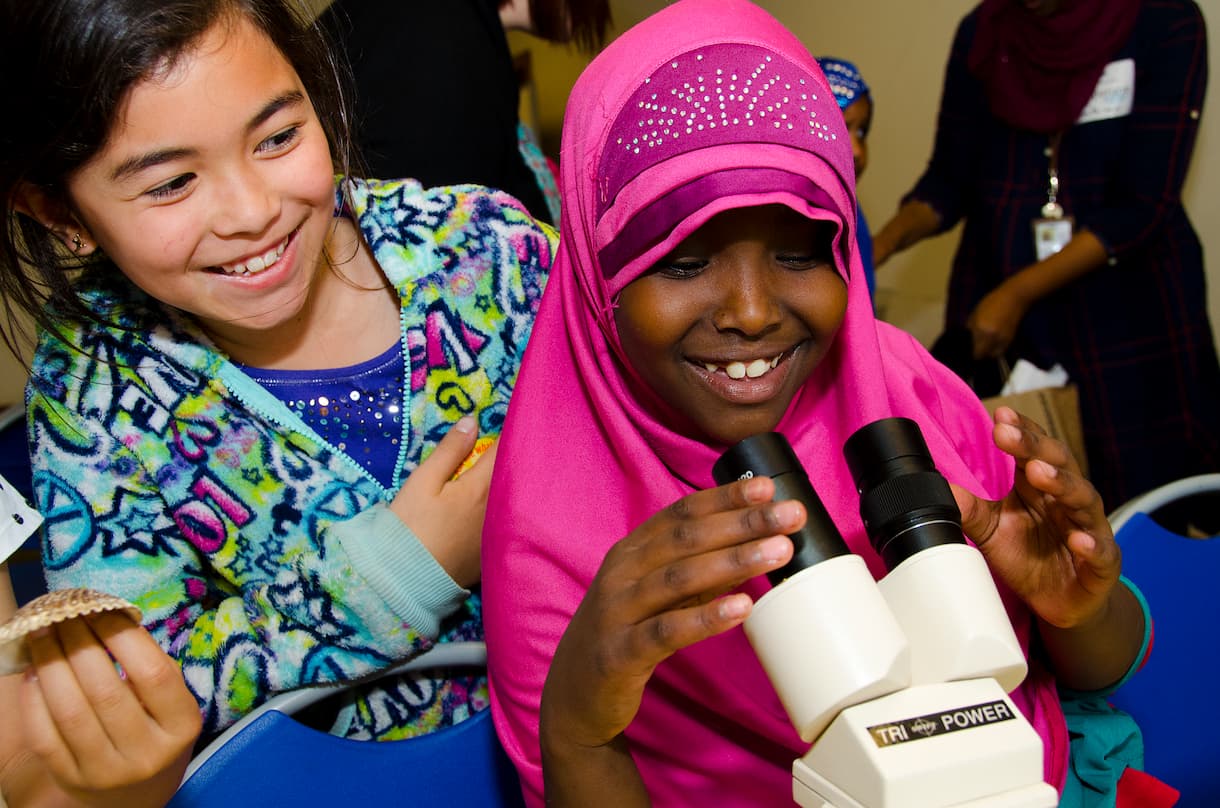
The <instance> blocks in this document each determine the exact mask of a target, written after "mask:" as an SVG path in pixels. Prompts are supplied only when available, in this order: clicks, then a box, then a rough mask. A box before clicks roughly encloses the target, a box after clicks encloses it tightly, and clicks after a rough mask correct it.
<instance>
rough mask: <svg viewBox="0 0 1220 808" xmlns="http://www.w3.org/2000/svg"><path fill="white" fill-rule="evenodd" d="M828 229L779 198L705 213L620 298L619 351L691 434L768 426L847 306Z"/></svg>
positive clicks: (721, 437) (723, 434) (738, 435)
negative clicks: (709, 214)
mask: <svg viewBox="0 0 1220 808" xmlns="http://www.w3.org/2000/svg"><path fill="white" fill-rule="evenodd" d="M834 232H835V227H834V225H833V224H832V223H830V222H821V221H815V220H812V219H808V218H806V217H804V216H802V215H800V214H799V213H797V212H796V211H794V210H792V209H790V208H788V207H785V206H783V205H766V206H761V207H751V208H739V209H734V210H728V211H724V212H722V213H719V214H717V215H716V216H713V217H712V218H711V219H709V220H708V221H707V222H705V223H704V224H703V226H702V227H700V228H699V229H698V230H696V231H695V232H694V233H692V234H691V235H690V236H689V237H688V238H687V239H685V240H684V241H683V242H682V243H681V244H679V245H678V246H677V247H676V248H675V249H674V250H673V251H672V252H671V253H670V254H669V255H667V256H665V257H664V258H663V259H661V260H660V261H659V262H657V264H656V265H655V266H654V267H653V268H652V269H651V270H650V271H648V272H646V273H645V274H644V275H642V276H640V277H639V278H637V279H635V280H634V281H632V282H631V283H629V284H628V285H627V286H626V287H625V288H624V289H623V291H622V293H621V295H620V296H619V300H618V305H617V307H616V309H615V324H616V326H617V329H618V334H619V340H620V342H621V344H622V348H623V352H624V353H625V354H626V357H627V359H628V361H629V362H630V363H631V365H632V366H633V367H634V368H635V370H636V373H637V374H638V375H639V376H640V378H641V379H642V380H643V381H644V382H645V383H646V384H648V385H649V386H650V387H651V389H652V390H653V392H655V393H656V395H657V396H658V397H659V398H660V399H661V400H662V401H663V402H665V403H666V404H667V405H668V406H669V407H671V408H672V409H673V410H675V411H676V412H677V413H680V414H682V415H683V416H684V417H685V418H687V419H688V420H689V422H690V424H691V425H692V426H693V427H694V428H695V429H697V430H698V431H699V432H700V433H701V436H702V437H705V438H710V439H711V440H714V441H717V442H719V443H722V444H732V443H736V442H737V441H739V440H742V439H744V438H747V437H749V436H750V435H754V434H757V433H759V432H766V431H769V430H772V429H774V428H775V426H776V424H778V423H779V421H780V418H782V417H783V415H784V412H785V411H787V409H788V405H789V404H790V403H791V402H792V399H793V397H794V396H795V395H796V392H797V391H798V390H799V389H800V387H801V385H802V384H804V382H805V380H806V379H808V378H809V375H810V374H811V373H812V372H813V370H814V368H815V367H817V365H818V363H819V362H820V361H821V359H822V357H824V356H825V355H826V352H827V350H828V349H829V347H830V344H831V341H832V340H833V339H834V336H835V333H836V332H837V331H838V328H839V326H840V325H841V324H842V322H843V316H844V313H845V311H846V307H847V286H846V284H845V283H844V281H843V278H842V277H840V275H839V273H838V271H837V270H836V269H835V265H834V262H833V259H832V250H833V235H834Z"/></svg>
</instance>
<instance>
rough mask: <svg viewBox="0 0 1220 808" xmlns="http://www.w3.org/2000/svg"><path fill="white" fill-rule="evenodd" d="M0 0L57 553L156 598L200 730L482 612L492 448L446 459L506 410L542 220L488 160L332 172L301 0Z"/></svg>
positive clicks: (46, 489)
mask: <svg viewBox="0 0 1220 808" xmlns="http://www.w3.org/2000/svg"><path fill="white" fill-rule="evenodd" d="M3 9H4V12H3V22H4V24H3V26H0V27H2V29H3V33H2V34H0V36H2V40H0V54H2V56H0V58H2V59H3V60H4V61H3V71H2V72H3V74H4V75H6V76H21V77H22V78H21V80H20V81H6V82H5V83H4V86H3V89H2V90H0V98H3V101H4V107H5V108H6V109H8V110H9V111H10V114H12V115H14V116H16V117H17V118H20V119H21V120H22V121H23V124H22V125H21V126H12V127H5V128H4V132H3V133H0V194H2V195H3V198H4V200H5V203H6V205H7V208H8V213H9V215H8V219H7V226H6V227H5V228H4V230H3V233H2V234H0V247H2V249H0V279H2V280H0V283H2V284H3V289H4V291H5V296H6V301H7V303H8V305H9V306H10V312H12V311H15V310H20V311H24V312H26V313H28V314H30V315H32V316H33V317H35V318H36V320H37V322H38V324H39V326H40V335H39V341H38V347H37V349H36V352H35V354H34V357H33V362H32V366H31V373H30V379H29V384H28V391H27V402H28V429H29V439H30V449H31V457H32V462H33V469H34V479H33V485H34V491H35V497H36V505H37V507H38V508H39V510H40V511H41V512H42V513H43V514H44V515H45V517H46V524H45V528H44V537H43V563H44V567H45V569H46V572H47V577H48V581H49V583H50V585H51V586H52V587H53V588H60V587H68V586H89V587H92V588H96V589H100V590H103V591H107V592H111V593H113V594H115V595H118V596H121V597H123V598H125V599H127V600H129V601H132V602H133V603H135V604H136V605H137V606H139V607H140V609H141V610H142V611H143V614H144V619H145V625H146V627H147V628H148V630H149V631H150V632H151V633H152V635H153V636H154V637H155V638H156V639H157V641H158V642H159V643H160V645H161V646H162V647H163V648H164V649H165V650H166V652H168V653H169V654H170V655H171V656H172V657H174V658H175V659H176V660H177V661H178V663H179V664H180V665H181V668H182V671H183V674H184V675H185V678H186V682H187V684H188V686H189V688H190V690H191V692H192V693H193V694H194V695H195V697H196V699H197V700H198V702H199V705H200V707H201V710H202V714H203V719H204V730H205V732H207V733H214V732H216V731H217V730H220V729H222V728H224V727H225V726H227V725H229V724H231V723H233V722H234V721H235V720H237V719H238V718H239V717H241V716H242V715H244V714H245V713H247V712H249V711H250V710H251V709H253V708H254V707H255V706H257V705H258V704H259V703H260V702H262V701H264V700H265V699H267V698H268V697H269V696H270V695H272V694H274V693H276V692H279V691H284V690H290V689H293V688H298V687H302V686H307V685H313V684H322V683H329V682H336V681H352V680H361V679H368V678H370V677H372V675H373V674H375V673H377V672H378V671H379V670H381V669H384V668H386V667H387V666H389V665H391V664H392V663H394V662H397V661H400V660H403V659H405V658H409V657H411V656H413V655H416V654H419V653H420V652H422V651H424V650H426V649H428V648H430V647H431V646H433V645H435V644H437V643H442V642H449V641H452V640H464V639H480V638H481V637H482V622H481V606H480V600H479V596H478V594H477V591H476V589H477V585H478V583H479V578H480V567H479V534H480V529H481V527H482V520H483V503H484V498H485V493H486V489H487V484H488V480H489V477H490V473H491V466H492V459H493V457H494V449H491V450H488V451H487V453H486V454H484V455H483V456H482V459H481V460H480V461H479V462H477V463H475V464H474V465H473V467H471V468H470V470H469V471H468V472H466V473H464V474H462V475H461V476H460V477H457V478H456V479H455V473H456V472H458V471H459V467H461V466H462V465H463V461H464V459H465V458H467V457H468V456H469V455H471V454H472V452H477V451H481V450H484V449H486V448H487V445H488V444H489V443H490V440H489V436H491V435H494V434H496V433H498V431H499V428H500V425H501V422H502V419H503V416H504V411H505V408H506V406H507V399H508V395H509V392H510V391H511V389H512V387H513V384H514V382H515V378H516V371H517V366H518V360H519V357H520V353H521V351H522V349H523V348H524V345H525V341H526V338H527V336H528V334H529V331H530V327H531V323H532V320H533V316H534V312H535V309H536V306H537V304H538V300H539V297H540V295H541V292H542V287H543V283H544V280H545V277H546V273H547V270H548V268H549V265H550V260H551V254H552V250H553V248H554V233H553V232H552V231H550V230H549V229H547V228H545V227H543V226H540V225H539V224H538V223H537V222H536V221H535V220H534V219H533V218H531V217H530V216H529V215H528V214H527V213H526V211H525V210H524V209H523V208H522V207H521V206H520V204H519V203H517V202H516V201H515V200H513V199H512V198H510V197H508V196H507V195H505V194H503V193H500V192H494V191H489V190H487V189H483V188H479V187H475V186H454V187H447V188H438V189H425V188H423V187H421V186H420V184H419V183H417V182H414V181H411V180H402V181H395V182H378V181H373V180H362V179H357V178H354V177H351V176H348V175H347V174H346V173H341V175H340V177H339V178H338V179H337V180H336V176H335V172H336V170H337V169H338V170H339V171H340V172H343V169H344V168H345V167H346V166H347V165H349V164H350V162H351V161H350V159H349V153H348V142H349V136H348V130H347V124H348V118H347V116H346V114H345V113H344V105H345V104H344V102H345V101H346V100H347V99H346V97H345V92H344V90H343V89H342V86H343V85H342V84H341V83H340V82H339V80H338V74H337V72H336V70H335V69H334V66H333V64H332V62H331V60H330V58H329V56H328V51H327V49H326V47H325V42H324V41H323V39H322V38H321V37H320V36H319V33H318V30H317V29H316V28H315V27H314V26H313V25H312V24H311V23H309V22H307V19H308V15H307V14H306V13H305V11H304V10H303V9H298V8H296V7H295V6H294V5H293V4H292V3H290V2H288V0H284V2H280V0H168V2H167V1H166V0H54V1H53V2H45V3H25V2H18V0H5V2H4V6H3ZM8 336H9V339H10V341H15V340H16V334H14V333H13V331H12V329H10V330H9V335H8ZM479 435H483V436H484V437H483V438H479ZM476 442H477V445H476ZM451 673H452V675H449V673H447V672H441V673H435V674H417V675H410V676H405V677H396V678H393V679H390V680H383V681H372V682H370V683H367V684H364V685H362V686H361V687H360V688H359V689H358V690H357V691H356V692H355V696H354V697H353V698H352V699H351V700H350V702H349V703H347V704H345V705H344V706H343V708H342V709H341V710H340V711H339V713H338V715H337V716H336V717H335V720H334V726H333V728H332V731H333V732H336V733H338V734H342V735H345V736H347V737H352V738H375V739H384V738H400V737H405V736H409V735H414V734H420V733H425V732H429V731H431V730H433V729H435V728H438V727H442V726H446V725H449V724H453V723H457V722H459V721H461V720H463V719H464V718H465V717H467V716H469V715H470V714H471V713H473V712H474V711H477V710H480V709H483V708H484V707H485V706H486V705H487V696H486V685H485V680H484V678H483V677H482V676H481V675H479V673H478V672H477V671H474V672H472V671H453V672H451Z"/></svg>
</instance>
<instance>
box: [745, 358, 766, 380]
mask: <svg viewBox="0 0 1220 808" xmlns="http://www.w3.org/2000/svg"><path fill="white" fill-rule="evenodd" d="M770 369H771V363H770V362H769V361H767V360H766V359H755V360H754V361H753V362H751V363H750V364H749V365H747V366H746V375H747V376H749V377H750V378H751V379H757V378H758V377H759V376H761V375H763V374H764V373H766V372H767V371H768V370H770Z"/></svg>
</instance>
